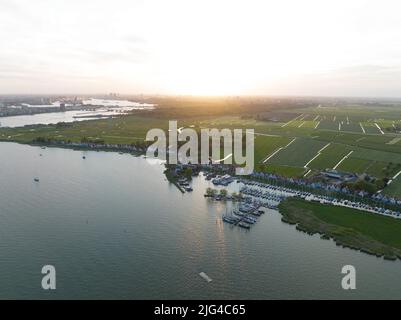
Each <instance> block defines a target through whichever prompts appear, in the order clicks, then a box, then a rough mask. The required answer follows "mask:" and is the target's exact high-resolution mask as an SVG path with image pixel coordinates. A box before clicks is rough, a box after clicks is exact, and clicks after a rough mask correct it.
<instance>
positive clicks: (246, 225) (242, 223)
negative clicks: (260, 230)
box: [238, 222, 251, 229]
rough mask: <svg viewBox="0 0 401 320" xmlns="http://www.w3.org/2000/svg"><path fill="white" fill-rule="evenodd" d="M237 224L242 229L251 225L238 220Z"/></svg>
mask: <svg viewBox="0 0 401 320" xmlns="http://www.w3.org/2000/svg"><path fill="white" fill-rule="evenodd" d="M238 225H239V226H240V227H241V228H244V229H250V228H251V226H250V225H249V224H247V223H245V222H240V223H238Z"/></svg>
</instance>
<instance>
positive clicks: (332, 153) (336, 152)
mask: <svg viewBox="0 0 401 320" xmlns="http://www.w3.org/2000/svg"><path fill="white" fill-rule="evenodd" d="M350 151H351V147H350V146H348V145H344V144H337V143H332V144H330V145H329V146H328V147H327V148H326V149H324V150H323V151H322V152H321V154H320V156H318V157H317V158H316V159H315V160H313V161H312V162H311V163H310V164H309V166H308V167H309V168H311V169H328V168H330V169H331V168H333V167H334V166H335V165H336V164H337V163H338V162H339V161H340V160H341V159H342V158H343V157H344V156H345V155H346V154H347V153H348V152H350Z"/></svg>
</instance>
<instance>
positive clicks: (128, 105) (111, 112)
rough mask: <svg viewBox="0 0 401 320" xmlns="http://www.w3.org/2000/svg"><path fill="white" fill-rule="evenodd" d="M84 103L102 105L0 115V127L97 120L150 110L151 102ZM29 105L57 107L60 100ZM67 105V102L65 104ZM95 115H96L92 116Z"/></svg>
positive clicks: (152, 106)
mask: <svg viewBox="0 0 401 320" xmlns="http://www.w3.org/2000/svg"><path fill="white" fill-rule="evenodd" d="M83 104H84V105H89V106H91V105H92V106H102V107H101V108H98V109H96V110H93V111H87V110H72V111H66V112H48V113H39V114H33V115H20V116H11V117H0V127H11V128H13V127H23V126H25V125H35V124H55V123H58V122H73V121H83V120H98V119H104V118H106V117H110V116H116V115H122V114H127V113H128V112H130V111H133V110H152V109H154V105H153V104H148V103H139V102H133V101H128V100H110V99H93V98H92V99H89V100H84V101H83ZM25 105H27V106H31V107H37V108H38V107H42V108H45V107H59V106H60V102H59V101H56V102H54V103H53V104H51V105H34V106H33V105H28V104H25ZM67 106H68V104H67ZM94 116H96V117H94Z"/></svg>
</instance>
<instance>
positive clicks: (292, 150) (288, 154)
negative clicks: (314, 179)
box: [267, 138, 326, 167]
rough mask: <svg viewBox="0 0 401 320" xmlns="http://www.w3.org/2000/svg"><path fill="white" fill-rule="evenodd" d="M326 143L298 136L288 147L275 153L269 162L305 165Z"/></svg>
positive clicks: (294, 165)
mask: <svg viewBox="0 0 401 320" xmlns="http://www.w3.org/2000/svg"><path fill="white" fill-rule="evenodd" d="M325 145H326V143H324V142H321V141H316V140H312V139H303V138H297V139H296V140H295V141H294V142H293V143H291V144H290V145H289V146H288V147H286V148H283V149H282V150H280V151H279V152H278V153H277V154H276V155H274V156H273V157H272V158H271V159H269V161H268V162H267V163H268V164H276V165H286V166H293V167H303V166H304V165H305V164H306V163H308V162H309V161H310V160H311V159H312V158H313V157H314V156H315V155H316V154H317V152H318V151H319V150H320V149H321V148H323V147H324V146H325Z"/></svg>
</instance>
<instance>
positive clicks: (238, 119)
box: [0, 99, 401, 197]
mask: <svg viewBox="0 0 401 320" xmlns="http://www.w3.org/2000/svg"><path fill="white" fill-rule="evenodd" d="M186 101H187V100H186V99H183V100H182V101H181V100H180V101H179V104H180V106H179V107H177V108H175V107H174V106H171V108H172V109H171V110H170V109H169V108H167V107H166V108H165V109H163V110H162V111H163V112H161V113H160V114H153V115H151V116H150V115H149V116H139V115H130V116H124V117H121V118H114V119H106V120H93V121H84V122H76V123H73V124H68V125H48V126H34V127H24V128H14V129H10V128H0V140H3V141H16V142H22V143H30V142H32V141H33V140H34V139H35V138H37V137H42V138H44V139H50V140H58V141H72V142H79V141H81V140H82V139H88V140H90V141H97V142H104V143H113V144H131V143H134V144H138V143H140V142H142V141H143V140H144V138H145V135H146V133H147V131H148V130H149V129H151V128H161V129H163V130H165V131H166V132H167V129H168V120H167V119H174V118H175V115H174V112H173V111H174V110H175V111H177V112H178V111H179V110H181V111H183V110H185V103H186ZM201 102H202V101H200V102H199V103H201ZM160 103H164V102H163V99H162V100H161V101H160ZM214 103H215V100H214V99H210V100H207V108H209V109H212V106H213V105H214ZM221 104H222V106H221V108H223V109H224V108H225V109H224V110H226V112H225V114H226V115H218V116H217V115H214V114H210V115H203V113H202V112H201V114H202V116H201V117H199V116H197V117H190V116H189V115H190V114H192V113H193V112H195V110H197V108H198V107H199V108H201V106H200V105H199V106H198V105H197V104H196V105H194V106H193V107H194V108H192V109H191V112H189V114H185V116H182V117H181V116H180V120H179V122H178V126H179V127H193V128H195V129H196V130H200V129H201V128H209V129H210V128H220V129H221V128H228V129H254V131H255V133H256V134H255V155H254V156H255V167H256V168H257V169H258V170H264V171H267V172H275V173H279V174H282V175H284V176H294V177H298V176H300V175H302V173H303V172H304V171H305V168H304V166H306V165H307V167H308V169H312V170H313V171H319V170H323V169H327V168H333V167H334V166H336V164H338V163H339V161H340V160H341V159H342V158H343V157H344V156H345V155H347V154H348V153H349V152H350V151H353V152H352V154H350V156H349V158H347V159H345V160H344V161H343V162H341V164H340V165H339V166H338V167H337V169H338V170H340V171H346V172H355V173H368V174H370V175H373V176H375V177H377V178H384V177H388V178H391V177H392V176H393V175H394V174H395V173H396V172H397V171H399V167H398V165H399V164H401V134H400V133H395V131H394V130H393V131H389V130H388V129H386V128H389V127H391V128H394V127H393V125H394V126H395V125H396V124H399V123H400V120H401V119H400V113H399V106H395V105H394V106H393V105H389V106H385V107H382V106H380V107H379V106H372V105H349V106H347V107H340V106H336V105H327V106H326V105H319V106H318V105H315V106H313V107H312V106H311V107H303V108H297V109H294V108H290V109H288V110H286V109H285V108H281V109H280V111H276V112H272V113H270V114H268V115H267V118H268V119H274V121H265V120H263V119H264V116H260V117H259V116H252V115H246V116H238V115H235V114H233V113H232V112H230V108H229V106H230V105H231V104H230V103H229V102H227V101H226V102H224V103H223V102H221ZM234 105H235V108H236V109H239V110H242V109H243V110H245V109H246V107H245V106H243V105H241V104H239V103H237V102H235V104H234ZM262 107H263V106H262V105H255V106H254V107H253V108H256V109H258V108H261V109H262ZM178 109H179V110H178ZM209 109H208V110H209ZM181 111H180V112H181ZM220 111H221V110H220ZM220 111H219V112H220ZM184 113H185V112H184ZM219 114H221V112H220V113H219ZM261 114H262V115H264V113H261ZM0 120H1V119H0ZM360 124H362V128H363V130H364V131H365V132H363V130H362V128H361V125H360ZM375 124H378V126H379V127H380V128H381V129H382V130H383V131H384V134H381V133H380V131H379V129H378V128H377V126H376V125H375ZM294 139H295V140H294ZM290 142H292V143H290ZM289 143H290V144H289ZM328 144H330V145H329V146H328V147H327V148H326V149H324V150H323V151H321V149H322V148H323V147H325V146H326V145H328ZM287 145H288V146H287ZM280 148H281V149H280ZM279 149H280V150H279ZM319 151H321V152H320V154H319V155H318V153H319ZM270 156H271V157H270ZM269 157H270V158H269ZM267 158H269V159H267ZM264 160H266V161H265V164H266V165H267V166H262V165H261V164H263V161H264ZM397 185H398V183H396V181H395V182H394V183H393V184H392V185H391V186H390V187H389V188H388V190H389V191H388V194H391V195H395V196H398V197H401V191H400V189H399V188H398V187H397Z"/></svg>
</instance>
